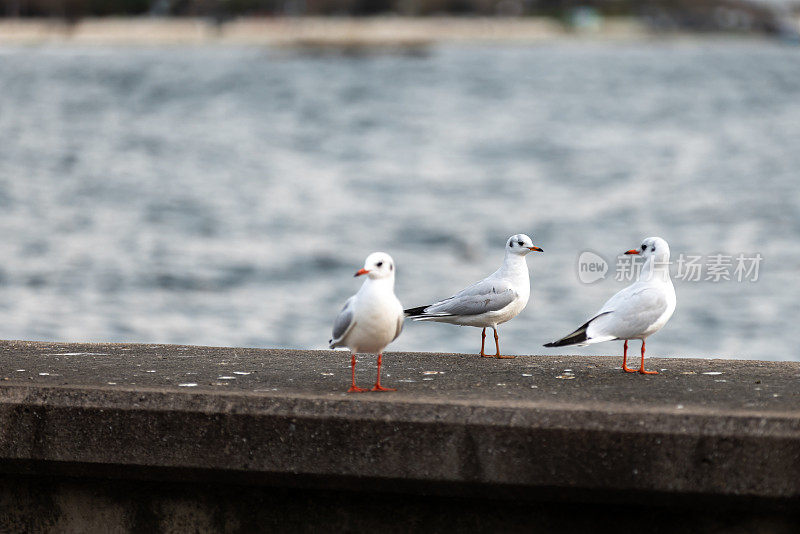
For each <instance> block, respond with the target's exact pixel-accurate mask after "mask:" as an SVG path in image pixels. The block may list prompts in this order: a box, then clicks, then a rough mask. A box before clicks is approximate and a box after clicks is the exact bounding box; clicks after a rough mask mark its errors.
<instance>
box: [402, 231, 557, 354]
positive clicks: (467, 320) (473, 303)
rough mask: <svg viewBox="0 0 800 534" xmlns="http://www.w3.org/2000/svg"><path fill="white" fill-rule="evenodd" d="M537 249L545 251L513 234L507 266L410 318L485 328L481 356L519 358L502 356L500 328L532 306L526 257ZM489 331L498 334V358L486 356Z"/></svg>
mask: <svg viewBox="0 0 800 534" xmlns="http://www.w3.org/2000/svg"><path fill="white" fill-rule="evenodd" d="M533 250H535V251H538V252H543V251H542V249H540V248H539V247H535V246H533V241H532V240H531V238H530V237H528V236H527V235H525V234H516V235H512V236H511V237H509V238H508V242H507V243H506V256H505V259H504V260H503V265H502V266H501V267H500V268H499V269H497V270H496V271H495V272H494V273H492V274H491V275H489V276H487V277H486V278H484V279H483V280H481V281H480V282H477V283H475V284H473V285H471V286H469V287H468V288H466V289H464V290H462V291H459V292H458V293H456V294H455V295H453V296H452V297H450V298H447V299H444V300H440V301H439V302H435V303H433V304H429V305H427V306H419V307H417V308H410V309H408V310H405V314H406V316H407V317H411V318H412V319H413V320H415V321H436V322H440V323H450V324H457V325H459V326H476V327H478V328H483V331H482V332H481V356H483V357H484V358H490V357H492V356H494V357H495V358H515V356H501V355H500V340H499V337H498V336H497V325H499V324H501V323H505V322H506V321H508V320H510V319H513V318H514V317H516V316H517V315H519V313H520V312H521V311H522V310H524V309H525V306H526V305H527V304H528V298H529V297H530V294H531V282H530V278H529V275H528V264H527V263H526V262H525V256H527V255H528V254H529V253H530V252H531V251H533ZM487 328H491V329H492V330H493V331H494V344H495V347H496V348H497V353H496V354H494V355H492V354H486V353H484V346H485V344H486V329H487Z"/></svg>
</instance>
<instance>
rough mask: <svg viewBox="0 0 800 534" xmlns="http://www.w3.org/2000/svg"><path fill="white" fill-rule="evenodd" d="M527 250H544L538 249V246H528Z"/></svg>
mask: <svg viewBox="0 0 800 534" xmlns="http://www.w3.org/2000/svg"><path fill="white" fill-rule="evenodd" d="M528 250H535V251H536V252H544V250H542V249H540V248H539V247H528Z"/></svg>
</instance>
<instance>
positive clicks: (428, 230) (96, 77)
mask: <svg viewBox="0 0 800 534" xmlns="http://www.w3.org/2000/svg"><path fill="white" fill-rule="evenodd" d="M798 169H800V50H798V49H797V48H792V47H784V46H780V45H777V44H772V43H768V42H759V41H742V42H737V41H714V42H705V43H704V42H702V41H697V42H680V43H678V42H653V43H631V44H601V43H577V42H576V43H570V42H559V43H552V44H546V45H539V46H535V47H520V46H486V47H479V46H474V47H441V48H434V49H432V50H431V51H430V53H429V54H427V55H423V56H413V57H410V56H402V55H374V56H369V55H367V56H363V57H344V56H337V55H323V56H318V57H310V56H303V55H299V54H293V53H290V52H281V51H276V50H268V49H258V48H214V47H194V48H192V47H187V48H181V47H174V48H130V49H126V48H110V49H104V48H76V47H72V48H71V47H66V48H64V47H27V48H15V47H9V48H2V49H0V251H1V252H2V254H1V255H0V337H3V338H17V339H31V340H67V341H73V340H74V341H84V340H85V341H142V342H165V343H187V344H205V345H234V346H257V347H297V348H323V347H325V346H326V342H327V340H328V338H329V335H330V326H331V324H332V321H333V318H334V317H335V316H336V314H337V312H338V311H339V308H340V307H341V305H342V303H343V302H344V300H345V299H346V298H347V297H348V296H349V295H350V294H352V293H354V292H355V291H356V290H357V289H358V287H359V285H360V283H361V280H360V279H354V278H353V273H354V272H355V271H356V270H357V269H358V268H360V267H361V266H362V263H363V261H364V258H365V257H366V255H367V254H368V253H370V252H372V251H375V250H384V251H386V252H389V253H391V254H392V255H393V256H394V258H395V261H396V263H397V265H398V278H397V285H396V291H397V294H398V296H399V298H400V299H401V301H402V302H403V304H405V305H406V306H417V305H421V304H426V303H429V302H430V301H432V300H435V299H437V298H443V297H446V296H449V295H450V294H452V293H453V292H454V291H456V290H458V289H461V288H462V287H464V286H465V285H467V284H468V283H471V282H473V281H475V280H477V279H479V278H481V277H483V276H485V275H487V274H489V273H490V272H492V271H493V270H494V269H496V268H497V267H498V266H499V265H500V263H501V261H502V256H503V245H504V242H505V240H506V238H507V237H508V236H509V235H511V234H514V233H517V232H524V233H528V234H530V235H532V236H533V239H534V242H535V243H536V244H537V245H539V246H541V247H542V248H543V249H544V251H545V252H544V253H543V254H535V255H531V256H530V257H529V258H528V263H529V265H530V267H531V280H532V288H533V295H532V300H531V302H530V304H529V305H528V307H527V309H526V310H525V311H524V312H523V313H522V314H521V315H520V316H519V317H517V318H516V319H514V320H512V321H511V322H509V323H507V324H505V325H502V326H501V328H500V335H501V338H500V339H501V348H502V349H503V351H504V352H506V353H511V354H514V353H516V354H530V353H542V352H548V351H553V350H554V349H545V348H543V347H542V344H543V343H545V342H547V341H551V340H553V339H555V338H557V337H560V336H562V335H564V334H567V333H568V332H570V331H571V330H572V329H573V328H574V327H576V326H578V325H579V324H580V323H581V322H583V321H584V320H586V319H587V318H588V317H590V316H591V314H592V313H593V312H595V311H596V310H597V309H599V307H600V306H601V305H602V303H603V302H604V301H605V299H606V298H608V297H609V296H611V295H612V294H613V293H614V292H615V291H616V290H618V289H620V288H622V287H624V285H625V284H626V282H624V281H617V280H615V279H614V278H615V264H614V261H616V260H615V258H616V256H617V254H619V253H621V252H623V251H625V250H627V249H630V248H634V247H637V246H638V245H639V244H640V242H641V240H642V238H644V237H647V236H650V235H660V236H662V237H664V238H666V239H667V240H668V241H669V243H670V246H671V248H672V252H673V259H675V258H676V257H677V256H678V255H679V254H685V255H698V256H702V257H703V261H707V260H708V258H709V257H710V256H712V255H715V254H722V255H723V256H726V257H727V256H730V257H734V261H735V256H736V255H738V254H745V255H747V257H752V256H754V255H755V254H760V255H761V257H762V258H763V260H762V261H761V263H760V264H759V272H758V280H756V281H752V280H750V279H745V280H743V281H741V282H739V281H737V280H735V279H734V280H730V281H725V280H720V281H718V282H714V281H713V280H705V279H701V280H700V281H688V280H676V282H675V286H676V291H677V295H678V305H677V311H676V313H675V315H674V317H673V319H672V320H671V322H670V323H669V324H668V325H667V326H666V327H665V328H664V329H663V330H662V331H661V332H659V333H658V334H656V335H655V336H653V337H651V338H650V339H649V340H648V354H650V355H653V356H697V357H731V358H759V359H766V360H789V359H798V358H800V353H799V352H798V351H797V349H796V347H795V343H794V342H793V341H792V340H793V337H792V336H793V334H794V332H795V329H796V328H798V325H800V305H798V291H797V288H798V284H797V277H798V272H799V269H800V216H799V215H798V206H800V184H798V180H799V179H800V175H799V174H798ZM587 250H589V251H593V252H595V253H597V254H599V255H600V256H602V257H604V258H605V259H606V260H608V261H609V262H611V267H610V271H609V272H608V273H607V275H606V278H605V279H604V280H601V281H598V282H596V283H594V284H585V283H583V282H581V280H580V279H579V277H578V274H577V261H578V255H579V254H580V253H581V252H582V251H587ZM673 271H674V272H676V274H677V265H674V266H673ZM730 273H731V274H734V273H733V269H732V268H731V269H730ZM702 275H703V278H705V276H706V272H705V271H703V273H702ZM750 278H752V273H751V277H750ZM479 344H480V331H479V330H477V329H474V328H458V327H455V326H452V325H445V324H431V323H407V324H406V328H405V331H404V333H403V334H402V336H401V337H400V338H399V339H398V340H397V341H396V342H395V343H393V344H392V345H391V346H390V348H389V350H390V351H391V350H426V351H447V352H451V351H465V352H475V351H477V350H478V348H479ZM620 345H621V343H618V342H614V343H606V344H603V345H596V346H593V347H587V348H583V349H580V348H574V347H573V348H566V349H558V350H561V352H570V353H575V352H581V351H582V352H584V353H586V354H609V353H613V354H619V353H620V352H621V346H620ZM634 348H635V349H637V350H638V343H636V344H634ZM343 361H344V360H343Z"/></svg>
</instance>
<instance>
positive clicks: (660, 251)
mask: <svg viewBox="0 0 800 534" xmlns="http://www.w3.org/2000/svg"><path fill="white" fill-rule="evenodd" d="M625 254H638V255H639V256H641V257H643V258H645V259H648V258H650V257H651V256H652V257H653V259H655V261H656V262H658V263H666V262H668V261H669V245H668V244H667V242H666V241H665V240H663V239H661V238H660V237H648V238H646V239H645V240H644V241H642V245H641V246H640V247H639V248H632V249H631V250H629V251H627V252H626V253H625Z"/></svg>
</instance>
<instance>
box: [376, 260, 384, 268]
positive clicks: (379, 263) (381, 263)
mask: <svg viewBox="0 0 800 534" xmlns="http://www.w3.org/2000/svg"><path fill="white" fill-rule="evenodd" d="M381 265H383V262H382V261H379V262H378V263H376V264H375V266H376V267H380V266H381Z"/></svg>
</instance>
